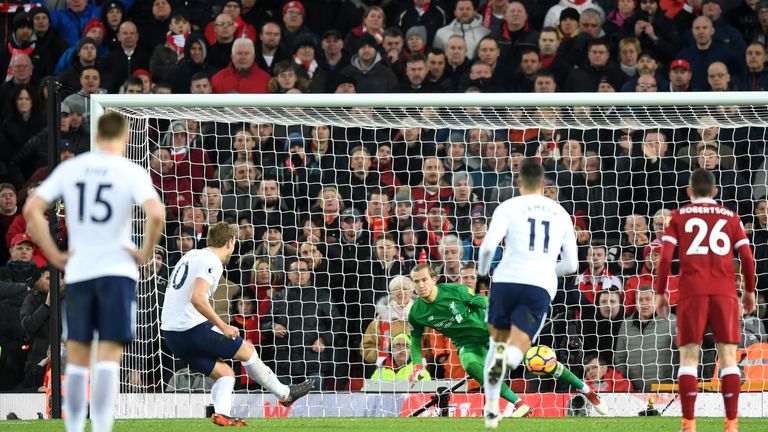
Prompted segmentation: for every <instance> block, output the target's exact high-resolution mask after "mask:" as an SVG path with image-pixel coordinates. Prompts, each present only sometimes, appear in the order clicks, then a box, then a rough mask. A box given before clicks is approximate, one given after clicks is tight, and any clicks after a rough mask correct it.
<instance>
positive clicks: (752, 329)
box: [736, 273, 768, 349]
mask: <svg viewBox="0 0 768 432" xmlns="http://www.w3.org/2000/svg"><path fill="white" fill-rule="evenodd" d="M736 277H737V282H736V283H737V284H738V294H739V299H741V296H742V294H743V293H744V290H743V284H744V282H743V277H742V276H741V275H740V274H738V273H737V276H736ZM756 312H757V310H755V313H756ZM755 313H752V314H750V315H747V314H745V313H744V306H743V305H742V304H741V301H739V315H741V320H740V321H739V322H740V324H741V342H739V345H738V348H739V349H743V348H748V347H749V346H750V345H754V344H757V343H764V342H766V341H768V334H766V332H765V326H763V323H762V321H760V318H758V317H757V316H756V315H755Z"/></svg>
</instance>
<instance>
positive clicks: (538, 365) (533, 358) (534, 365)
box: [525, 345, 557, 375]
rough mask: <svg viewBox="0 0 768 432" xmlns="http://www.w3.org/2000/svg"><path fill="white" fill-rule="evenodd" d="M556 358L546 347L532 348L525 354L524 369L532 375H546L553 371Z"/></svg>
mask: <svg viewBox="0 0 768 432" xmlns="http://www.w3.org/2000/svg"><path fill="white" fill-rule="evenodd" d="M556 366H557V356H556V355H555V351H553V350H552V348H550V347H548V346H546V345H537V346H532V347H531V348H530V349H529V350H528V352H527V353H525V367H527V368H528V370H529V371H531V372H533V374H534V375H547V374H548V373H551V372H552V371H553V370H555V367H556Z"/></svg>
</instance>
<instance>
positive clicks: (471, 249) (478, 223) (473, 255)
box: [462, 206, 503, 270]
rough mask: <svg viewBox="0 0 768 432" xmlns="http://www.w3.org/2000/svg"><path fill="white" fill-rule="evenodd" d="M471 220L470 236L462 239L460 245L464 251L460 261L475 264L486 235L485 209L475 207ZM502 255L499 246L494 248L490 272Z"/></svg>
mask: <svg viewBox="0 0 768 432" xmlns="http://www.w3.org/2000/svg"><path fill="white" fill-rule="evenodd" d="M471 219H472V228H471V231H470V236H469V237H468V238H466V239H464V241H463V245H462V247H463V249H464V251H463V253H462V261H463V262H465V263H468V262H475V263H476V262H478V261H479V259H480V245H481V244H482V243H483V240H485V235H486V234H487V233H488V221H487V220H486V215H485V209H484V208H483V206H476V207H475V208H474V209H472V213H471ZM502 253H503V249H502V248H501V245H499V246H498V247H497V248H496V253H495V254H494V255H493V259H492V260H491V270H493V269H495V268H496V266H497V265H499V262H500V261H501V255H502Z"/></svg>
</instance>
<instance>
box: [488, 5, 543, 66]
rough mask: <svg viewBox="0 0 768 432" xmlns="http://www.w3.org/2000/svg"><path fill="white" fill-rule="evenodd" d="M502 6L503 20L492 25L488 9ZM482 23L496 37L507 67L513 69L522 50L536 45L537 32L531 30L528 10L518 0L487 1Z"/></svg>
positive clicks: (492, 20) (492, 21)
mask: <svg viewBox="0 0 768 432" xmlns="http://www.w3.org/2000/svg"><path fill="white" fill-rule="evenodd" d="M499 7H501V8H503V15H502V16H503V20H500V22H498V24H496V26H495V27H494V19H493V17H491V19H490V26H488V24H486V22H487V21H488V18H489V17H488V15H487V14H488V9H491V8H494V9H495V8H499ZM485 13H486V15H484V16H483V24H484V25H485V26H486V27H489V28H490V29H491V36H492V37H493V38H494V39H496V41H498V43H499V47H500V48H501V52H502V54H501V58H502V62H503V63H504V64H505V66H507V68H509V69H512V70H514V68H515V66H516V65H517V64H518V62H519V61H520V57H521V55H522V52H523V50H527V49H530V48H535V47H536V46H537V45H538V40H539V32H537V31H536V30H533V28H531V26H530V24H529V22H528V11H527V10H526V7H525V5H524V4H523V3H521V2H519V1H513V2H508V1H507V0H504V1H496V2H490V3H488V6H487V7H486V12H485Z"/></svg>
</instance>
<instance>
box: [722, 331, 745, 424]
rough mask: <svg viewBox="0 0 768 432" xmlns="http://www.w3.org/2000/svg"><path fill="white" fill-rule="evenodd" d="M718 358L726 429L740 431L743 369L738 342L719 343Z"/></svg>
mask: <svg viewBox="0 0 768 432" xmlns="http://www.w3.org/2000/svg"><path fill="white" fill-rule="evenodd" d="M717 358H718V359H720V391H721V392H722V393H723V405H724V406H725V431H726V432H738V430H739V426H738V418H739V392H740V391H741V371H740V370H739V366H738V363H737V360H736V344H732V343H718V344H717Z"/></svg>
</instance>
